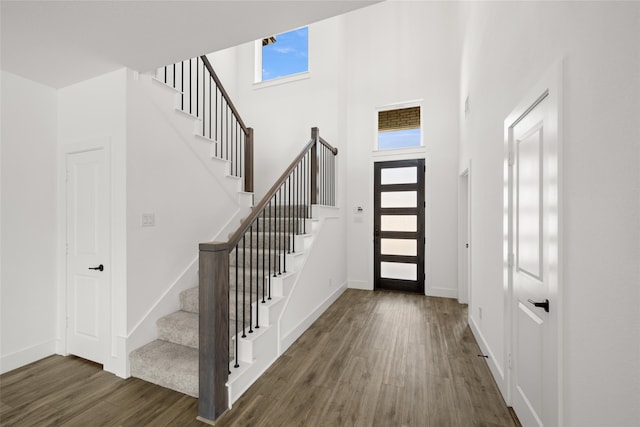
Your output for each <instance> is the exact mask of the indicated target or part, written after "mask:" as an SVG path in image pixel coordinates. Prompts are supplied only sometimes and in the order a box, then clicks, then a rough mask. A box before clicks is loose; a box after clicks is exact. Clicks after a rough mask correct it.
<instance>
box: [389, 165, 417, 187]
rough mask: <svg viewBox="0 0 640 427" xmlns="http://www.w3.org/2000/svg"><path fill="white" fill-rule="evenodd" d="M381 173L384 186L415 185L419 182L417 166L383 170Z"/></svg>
mask: <svg viewBox="0 0 640 427" xmlns="http://www.w3.org/2000/svg"><path fill="white" fill-rule="evenodd" d="M380 172H381V175H380V182H381V183H382V185H387V184H414V183H416V182H418V173H417V172H418V168H417V167H415V166H409V167H406V168H388V169H382V170H381V171H380Z"/></svg>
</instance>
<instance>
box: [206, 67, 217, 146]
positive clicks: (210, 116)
mask: <svg viewBox="0 0 640 427" xmlns="http://www.w3.org/2000/svg"><path fill="white" fill-rule="evenodd" d="M208 80H209V139H213V138H212V137H211V118H212V117H213V114H212V112H211V85H212V84H213V80H212V79H211V76H209V79H208ZM217 155H218V147H216V156H217Z"/></svg>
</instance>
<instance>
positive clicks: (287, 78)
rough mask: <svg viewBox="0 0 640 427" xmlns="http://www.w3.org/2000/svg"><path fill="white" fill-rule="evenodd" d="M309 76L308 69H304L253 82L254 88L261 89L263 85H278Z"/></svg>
mask: <svg viewBox="0 0 640 427" xmlns="http://www.w3.org/2000/svg"><path fill="white" fill-rule="evenodd" d="M309 77H311V73H310V72H309V71H305V72H303V73H298V74H292V75H290V76H285V77H278V78H275V79H271V80H265V81H262V82H256V83H254V84H253V88H254V89H262V88H265V87H271V86H278V85H282V84H286V83H291V82H297V81H299V80H306V79H308V78H309Z"/></svg>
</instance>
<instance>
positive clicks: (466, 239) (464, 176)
mask: <svg viewBox="0 0 640 427" xmlns="http://www.w3.org/2000/svg"><path fill="white" fill-rule="evenodd" d="M469 163H471V162H469ZM463 180H464V181H466V187H467V190H466V200H464V199H463V197H462V196H463V194H461V186H462V181H463ZM461 203H464V204H465V205H466V212H463V211H462V209H461V206H460V204H461ZM465 220H466V221H465ZM464 222H466V224H465V223H464ZM462 229H466V231H467V233H466V236H463V235H462V234H461V233H460V230H462ZM465 245H468V246H467V247H465ZM464 252H466V260H467V263H466V265H462V260H463V259H465V256H464ZM465 270H466V273H465ZM461 273H462V274H461ZM465 276H466V279H467V280H466V283H465V282H463V281H462V278H463V277H465ZM465 288H466V289H465ZM470 301H471V165H470V164H469V166H467V167H466V168H465V169H464V170H463V171H462V172H461V173H460V174H459V175H458V302H459V303H460V304H469V303H470Z"/></svg>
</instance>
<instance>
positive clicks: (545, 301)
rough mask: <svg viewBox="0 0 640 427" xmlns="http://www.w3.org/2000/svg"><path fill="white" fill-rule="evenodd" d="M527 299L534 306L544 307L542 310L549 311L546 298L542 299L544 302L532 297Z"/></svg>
mask: <svg viewBox="0 0 640 427" xmlns="http://www.w3.org/2000/svg"><path fill="white" fill-rule="evenodd" d="M527 301H529V302H530V303H531V304H533V305H535V306H536V307H540V308H544V311H546V312H547V313H548V312H549V300H548V299H546V300H544V302H535V301H534V300H532V299H528V300H527Z"/></svg>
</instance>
